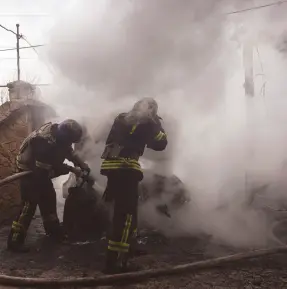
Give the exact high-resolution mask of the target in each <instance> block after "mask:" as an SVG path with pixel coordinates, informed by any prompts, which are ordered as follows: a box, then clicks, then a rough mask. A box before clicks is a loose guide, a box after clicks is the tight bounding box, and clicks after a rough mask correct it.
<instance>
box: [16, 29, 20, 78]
mask: <svg viewBox="0 0 287 289" xmlns="http://www.w3.org/2000/svg"><path fill="white" fill-rule="evenodd" d="M19 26H20V25H19V24H16V27H17V33H16V37H17V79H18V81H19V80H20V47H19V40H20V34H19Z"/></svg>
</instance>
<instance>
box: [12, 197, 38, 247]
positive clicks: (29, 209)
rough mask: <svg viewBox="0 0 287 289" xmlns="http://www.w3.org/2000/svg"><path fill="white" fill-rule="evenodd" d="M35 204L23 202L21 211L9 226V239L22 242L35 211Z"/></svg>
mask: <svg viewBox="0 0 287 289" xmlns="http://www.w3.org/2000/svg"><path fill="white" fill-rule="evenodd" d="M36 207H37V205H36V204H33V203H30V202H24V203H23V207H22V210H21V213H20V215H19V217H18V219H16V220H15V221H14V222H13V223H12V228H11V241H12V242H19V243H23V242H24V241H25V238H26V234H27V230H28V228H29V226H30V224H31V221H32V218H33V216H34V214H35V211H36Z"/></svg>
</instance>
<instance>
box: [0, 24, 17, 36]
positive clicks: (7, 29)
mask: <svg viewBox="0 0 287 289" xmlns="http://www.w3.org/2000/svg"><path fill="white" fill-rule="evenodd" d="M0 27H1V28H3V29H4V30H6V31H8V32H11V33H13V34H14V35H17V33H16V32H15V31H13V30H11V29H9V28H7V27H5V26H3V25H1V24H0Z"/></svg>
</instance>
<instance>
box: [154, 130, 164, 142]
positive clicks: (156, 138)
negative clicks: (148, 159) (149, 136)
mask: <svg viewBox="0 0 287 289" xmlns="http://www.w3.org/2000/svg"><path fill="white" fill-rule="evenodd" d="M164 137H166V134H165V133H163V132H162V131H160V132H159V133H158V134H157V135H156V137H155V138H154V139H155V140H156V141H160V140H162V139H163V138H164Z"/></svg>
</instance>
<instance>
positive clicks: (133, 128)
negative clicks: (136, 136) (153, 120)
mask: <svg viewBox="0 0 287 289" xmlns="http://www.w3.org/2000/svg"><path fill="white" fill-rule="evenodd" d="M136 128H137V125H136V124H134V125H133V127H132V129H131V131H130V134H133V133H134V132H135V130H136Z"/></svg>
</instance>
